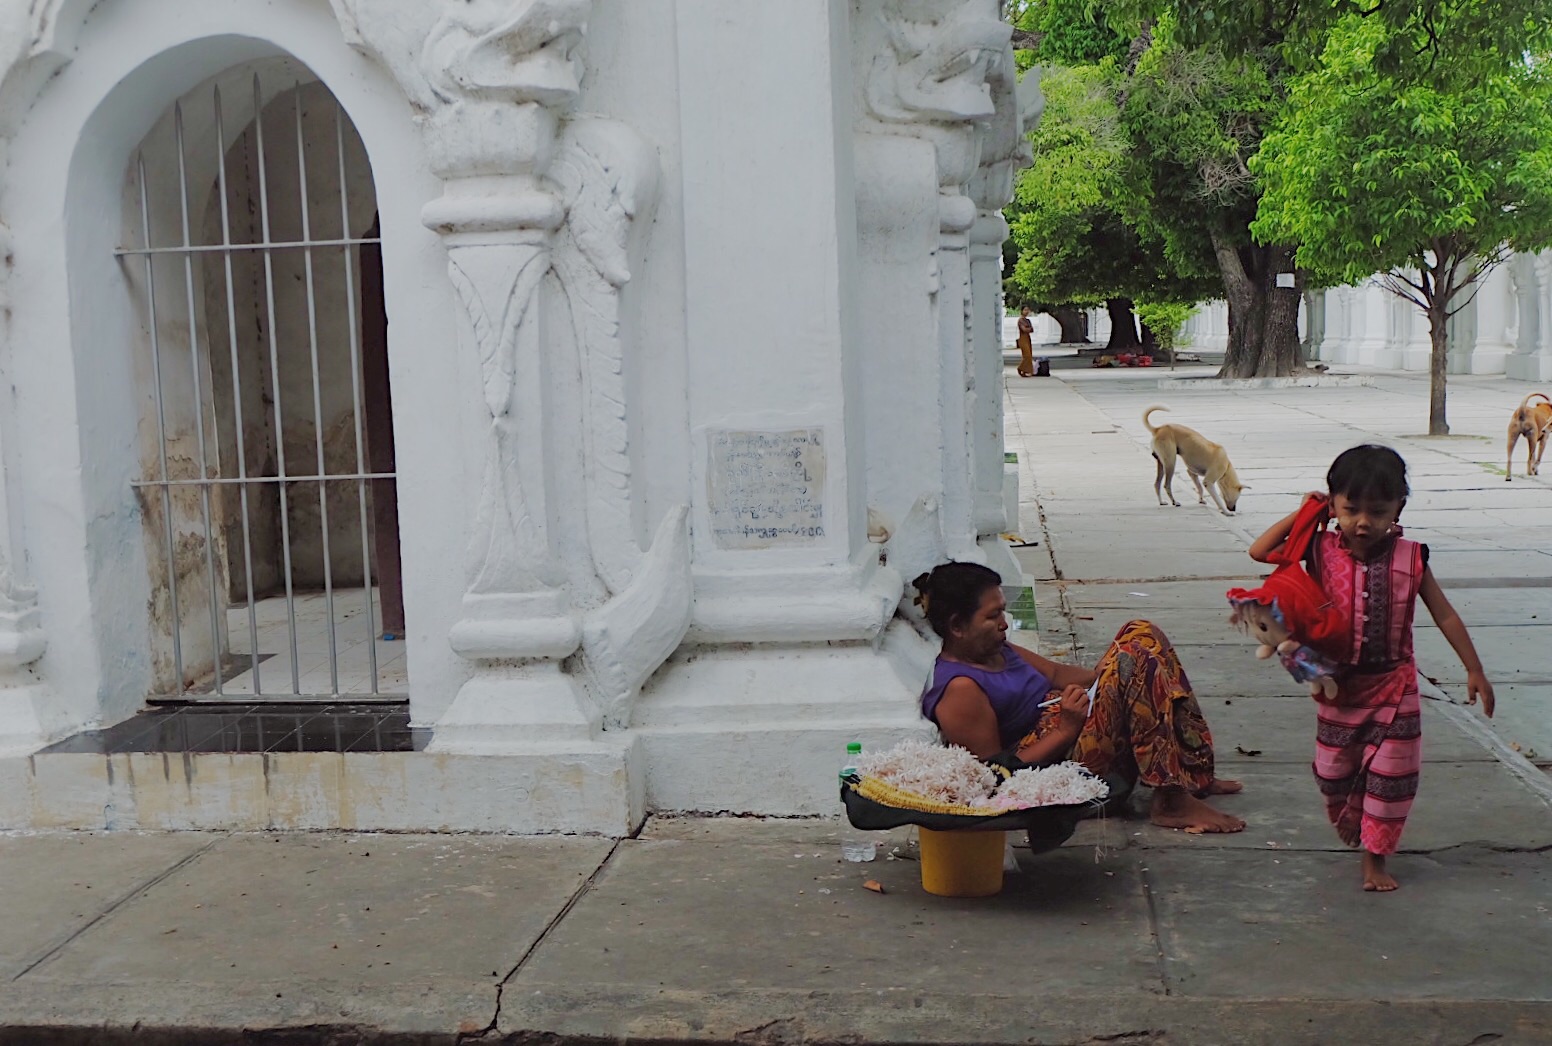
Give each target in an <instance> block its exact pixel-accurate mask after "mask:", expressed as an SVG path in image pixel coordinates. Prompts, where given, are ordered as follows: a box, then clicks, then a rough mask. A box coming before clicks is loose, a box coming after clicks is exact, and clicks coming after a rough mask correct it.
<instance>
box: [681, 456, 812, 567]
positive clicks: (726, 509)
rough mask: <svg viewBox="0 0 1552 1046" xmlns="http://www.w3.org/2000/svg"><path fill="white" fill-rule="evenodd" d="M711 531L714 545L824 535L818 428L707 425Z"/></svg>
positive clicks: (755, 544)
mask: <svg viewBox="0 0 1552 1046" xmlns="http://www.w3.org/2000/svg"><path fill="white" fill-rule="evenodd" d="M707 439H708V442H709V444H710V450H711V468H710V471H709V473H708V475H707V480H706V484H707V488H708V491H707V493H708V495H709V498H708V503H709V507H710V512H711V532H712V537H713V538H714V539H715V541H716V543H717V547H718V548H726V549H757V548H779V547H781V546H791V545H812V544H815V543H817V542H818V541H820V540H821V539H822V538H823V537H824V536H825V529H824V482H825V451H824V433H823V430H821V429H784V430H780V431H754V430H743V429H712V430H710V431H709V432H708V434H707Z"/></svg>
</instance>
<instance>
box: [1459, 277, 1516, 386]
mask: <svg viewBox="0 0 1552 1046" xmlns="http://www.w3.org/2000/svg"><path fill="white" fill-rule="evenodd" d="M1514 304H1515V303H1514V293H1513V281H1512V280H1511V279H1510V278H1509V266H1508V264H1507V263H1503V264H1499V265H1495V266H1494V267H1493V268H1492V269H1491V270H1489V271H1488V272H1487V274H1486V275H1484V276H1483V277H1482V285H1481V287H1480V288H1478V289H1477V294H1476V298H1475V299H1473V301H1472V303H1471V304H1470V305H1469V306H1467V311H1470V312H1471V313H1472V314H1473V319H1474V321H1475V330H1474V331H1473V334H1474V335H1475V336H1474V338H1473V339H1472V350H1471V358H1470V363H1469V365H1468V367H1467V369H1466V370H1464V371H1462V372H1460V373H1466V374H1502V373H1504V367H1505V363H1506V361H1507V360H1508V357H1509V355H1510V353H1512V352H1513V351H1514V343H1513V342H1512V341H1511V340H1510V338H1509V333H1510V326H1511V319H1512V317H1513V311H1514Z"/></svg>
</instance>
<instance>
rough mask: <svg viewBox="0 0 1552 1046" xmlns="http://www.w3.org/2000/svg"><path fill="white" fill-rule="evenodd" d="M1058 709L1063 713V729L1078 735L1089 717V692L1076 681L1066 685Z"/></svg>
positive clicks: (1075, 735)
mask: <svg viewBox="0 0 1552 1046" xmlns="http://www.w3.org/2000/svg"><path fill="white" fill-rule="evenodd" d="M1056 710H1057V712H1059V713H1060V714H1061V724H1062V729H1063V730H1066V731H1068V732H1069V733H1070V734H1071V735H1072V736H1073V737H1077V736H1078V735H1079V734H1080V733H1082V732H1083V724H1084V723H1086V722H1087V721H1088V718H1089V692H1088V691H1087V690H1085V689H1084V688H1083V687H1081V686H1079V685H1078V684H1076V683H1073V684H1072V685H1071V686H1068V687H1064V688H1063V689H1062V703H1061V704H1060V705H1058V706H1057V708H1056Z"/></svg>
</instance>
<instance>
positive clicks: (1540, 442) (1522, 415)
mask: <svg viewBox="0 0 1552 1046" xmlns="http://www.w3.org/2000/svg"><path fill="white" fill-rule="evenodd" d="M1536 399H1539V400H1540V401H1541V402H1540V403H1535V404H1532V403H1531V400H1536ZM1521 436H1524V437H1525V442H1526V444H1527V446H1526V448H1525V474H1526V475H1527V476H1535V475H1538V474H1539V473H1540V472H1541V455H1543V454H1545V453H1546V450H1547V441H1548V440H1552V400H1549V399H1547V397H1546V394H1545V393H1542V392H1532V393H1531V394H1530V395H1529V396H1526V397H1525V398H1524V399H1523V400H1521V401H1520V405H1519V406H1518V407H1515V408H1514V414H1513V415H1511V416H1510V418H1509V458H1508V460H1507V461H1506V462H1505V463H1504V482H1508V481H1509V480H1511V479H1513V478H1514V445H1515V444H1516V443H1518V442H1519V441H1520V437H1521Z"/></svg>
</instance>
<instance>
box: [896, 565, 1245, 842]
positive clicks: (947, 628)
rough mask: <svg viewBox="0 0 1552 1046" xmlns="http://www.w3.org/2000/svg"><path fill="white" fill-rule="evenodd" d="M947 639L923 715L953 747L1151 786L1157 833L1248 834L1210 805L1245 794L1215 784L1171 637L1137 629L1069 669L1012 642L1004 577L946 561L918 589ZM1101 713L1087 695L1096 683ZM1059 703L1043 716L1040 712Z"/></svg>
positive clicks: (1206, 736)
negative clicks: (1212, 799)
mask: <svg viewBox="0 0 1552 1046" xmlns="http://www.w3.org/2000/svg"><path fill="white" fill-rule="evenodd" d="M914 584H915V586H916V589H917V591H919V592H920V593H921V596H922V604H923V607H924V609H925V611H926V614H927V620H928V621H929V622H930V623H931V625H932V627H933V630H934V631H936V632H937V633H938V635H940V636H942V637H943V652H942V653H941V654H939V655H938V660H937V664H936V665H935V666H934V668H933V673H932V679H931V680H930V681H929V683H928V685H927V689H926V692H925V693H923V695H922V714H923V715H925V716H926V717H927V718H928V719H930V720H932V721H933V722H934V723H936V724H937V725H938V730H939V731H940V732H941V733H942V735H943V740H944V741H945V742H947V743H948V744H952V745H960V746H962V747H964V748H967V749H969V750H970V751H971V752H972V753H974V754H975V755H976V756H977V757H979V758H981V759H989V758H992V757H994V756H1003V757H1007V756H1009V755H1012V756H1016V757H1017V758H1018V759H1019V760H1022V761H1023V762H1025V763H1034V764H1040V765H1047V764H1050V763H1056V762H1060V761H1062V760H1065V759H1073V760H1076V761H1078V762H1080V763H1082V764H1083V765H1084V766H1086V767H1088V769H1089V770H1091V771H1093V772H1094V773H1095V774H1098V775H1100V776H1103V777H1107V778H1109V779H1111V780H1115V779H1117V778H1119V779H1121V780H1122V781H1124V782H1126V783H1127V784H1128V785H1133V784H1136V783H1137V782H1139V781H1140V782H1141V783H1142V784H1145V785H1148V786H1149V787H1151V788H1152V789H1153V805H1152V809H1151V812H1150V816H1151V819H1152V821H1153V823H1154V824H1156V825H1161V826H1163V827H1165V828H1184V829H1186V830H1188V831H1192V832H1238V831H1240V830H1242V829H1243V828H1244V827H1245V822H1244V821H1241V820H1240V819H1239V818H1237V817H1233V816H1230V815H1229V814H1226V813H1224V812H1222V811H1221V810H1217V809H1214V808H1213V807H1212V806H1210V805H1209V804H1208V803H1206V802H1203V797H1205V796H1208V795H1223V794H1227V793H1231V792H1238V791H1239V790H1240V785H1239V783H1238V782H1235V781H1223V780H1219V779H1218V778H1216V777H1215V776H1214V775H1213V749H1212V734H1211V733H1209V732H1208V729H1207V722H1206V720H1205V719H1203V718H1202V710H1201V708H1200V707H1199V706H1198V705H1197V703H1196V697H1195V696H1194V695H1193V694H1192V693H1191V684H1190V683H1189V682H1188V681H1187V680H1186V674H1185V671H1184V670H1183V669H1182V668H1181V667H1180V659H1179V658H1177V657H1176V656H1175V651H1174V649H1173V648H1172V647H1171V646H1170V643H1169V640H1168V639H1166V638H1165V637H1164V633H1163V632H1161V631H1159V630H1158V629H1157V628H1156V627H1154V626H1153V625H1152V624H1150V623H1149V622H1147V621H1132V622H1129V623H1128V624H1127V625H1126V626H1125V627H1124V628H1122V629H1121V631H1120V632H1119V633H1117V634H1116V638H1115V642H1114V643H1112V644H1111V646H1110V649H1109V650H1108V651H1106V653H1105V656H1104V657H1103V658H1101V659H1100V662H1099V665H1098V667H1097V668H1096V669H1087V668H1079V667H1077V666H1076V665H1063V664H1058V663H1056V662H1054V661H1051V660H1048V659H1046V658H1043V657H1041V656H1040V655H1039V654H1035V653H1031V652H1030V651H1028V650H1024V649H1021V648H1019V647H1016V646H1014V645H1012V644H1011V643H1009V642H1008V641H1007V631H1008V622H1007V618H1006V617H1005V616H1004V614H1003V611H1004V610H1005V609H1006V603H1005V601H1004V599H1003V595H1002V588H1001V585H1002V578H1001V577H999V576H998V574H997V572H996V571H994V570H991V569H989V568H987V567H983V566H980V565H979V564H976V563H945V564H943V565H942V566H940V567H938V568H937V569H935V570H933V571H932V572H930V573H927V574H923V575H921V577H919V578H917V579H916V581H915V582H914ZM1096 679H1097V680H1098V681H1099V684H1098V686H1097V687H1096V688H1095V695H1094V699H1093V710H1092V712H1091V711H1090V707H1089V706H1090V700H1089V694H1088V688H1089V687H1090V686H1092V685H1093V684H1094V682H1095V680H1096ZM1048 701H1054V703H1050V704H1048V705H1047V707H1044V708H1042V707H1041V705H1042V703H1045V702H1048Z"/></svg>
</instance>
